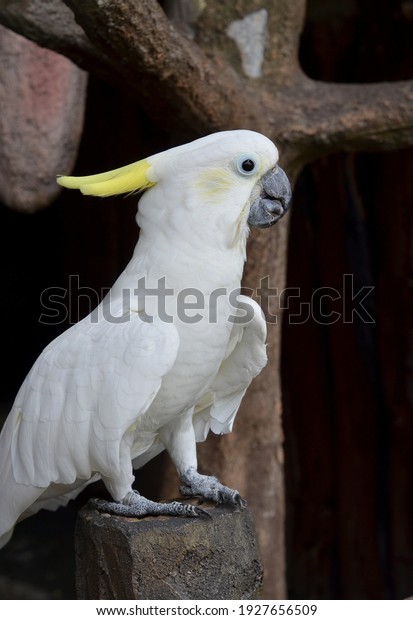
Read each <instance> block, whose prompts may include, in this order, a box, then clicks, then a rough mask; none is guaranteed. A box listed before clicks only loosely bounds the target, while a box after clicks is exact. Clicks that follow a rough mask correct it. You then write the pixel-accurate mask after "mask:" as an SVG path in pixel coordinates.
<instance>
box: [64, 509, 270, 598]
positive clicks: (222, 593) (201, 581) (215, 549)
mask: <svg viewBox="0 0 413 620" xmlns="http://www.w3.org/2000/svg"><path fill="white" fill-rule="evenodd" d="M204 507H205V505H204ZM207 510H208V512H209V514H210V515H211V516H212V520H209V519H206V518H205V519H204V518H200V519H184V518H176V517H156V518H155V517H147V518H146V519H142V520H138V519H126V518H123V517H113V516H109V515H106V514H100V513H98V512H97V511H96V510H94V509H91V508H88V507H85V508H84V509H83V510H81V511H80V513H79V517H78V523H77V528H76V561H77V575H76V579H77V593H78V598H80V599H128V600H129V599H141V600H145V599H146V600H168V599H178V600H179V599H188V600H202V599H205V600H210V599H220V600H225V599H238V600H239V599H254V598H258V596H259V593H260V587H261V582H262V567H261V561H260V557H259V552H258V548H257V542H256V538H255V530H254V524H253V520H252V517H251V513H250V512H249V510H248V509H245V510H243V511H239V510H233V509H232V508H227V507H217V506H208V507H207Z"/></svg>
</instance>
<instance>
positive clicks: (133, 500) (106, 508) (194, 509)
mask: <svg viewBox="0 0 413 620" xmlns="http://www.w3.org/2000/svg"><path fill="white" fill-rule="evenodd" d="M89 505H91V506H92V507H93V508H96V509H97V510H99V512H107V513H108V514H110V515H116V516H119V517H135V518H138V519H141V518H143V517H149V516H152V517H156V516H158V515H165V516H169V517H208V518H211V516H210V515H209V514H208V513H207V512H206V511H205V510H203V509H202V508H200V507H199V506H193V505H192V504H182V503H181V502H168V503H165V504H162V503H159V502H153V501H151V500H150V499H146V497H142V495H140V494H139V493H138V492H137V491H131V492H130V493H128V494H127V495H126V496H125V497H124V499H123V500H122V501H121V502H110V501H107V500H104V499H91V500H89Z"/></svg>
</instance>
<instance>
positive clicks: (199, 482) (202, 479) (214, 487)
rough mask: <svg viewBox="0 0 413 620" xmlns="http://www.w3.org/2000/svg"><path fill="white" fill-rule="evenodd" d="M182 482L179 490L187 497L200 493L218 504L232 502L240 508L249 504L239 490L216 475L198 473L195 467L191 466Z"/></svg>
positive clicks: (199, 494)
mask: <svg viewBox="0 0 413 620" xmlns="http://www.w3.org/2000/svg"><path fill="white" fill-rule="evenodd" d="M181 482H182V483H183V484H182V486H181V488H180V489H179V491H180V493H181V495H184V496H185V497H189V496H194V495H198V496H201V497H203V498H204V499H209V500H212V501H213V502H215V503H217V504H232V505H233V506H239V507H240V508H245V506H246V505H247V502H246V501H245V500H244V499H242V497H241V495H240V494H239V493H238V491H236V490H235V489H230V488H229V487H225V486H224V485H223V484H221V483H220V482H219V480H217V478H214V476H203V475H202V474H198V472H197V471H196V469H195V468H194V467H190V468H189V469H188V470H187V471H186V472H185V474H183V476H181Z"/></svg>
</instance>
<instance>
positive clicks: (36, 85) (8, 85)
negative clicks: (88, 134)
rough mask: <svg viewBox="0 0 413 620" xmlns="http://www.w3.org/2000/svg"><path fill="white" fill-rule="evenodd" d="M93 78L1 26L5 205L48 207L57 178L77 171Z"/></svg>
mask: <svg viewBox="0 0 413 620" xmlns="http://www.w3.org/2000/svg"><path fill="white" fill-rule="evenodd" d="M86 85H87V74H86V73H85V72H83V71H81V70H80V69H79V68H78V67H76V66H75V65H74V64H73V63H72V62H70V61H69V60H67V59H66V58H64V57H63V56H60V55H58V54H55V53H54V52H51V51H50V50H46V49H43V48H40V47H38V46H37V45H36V44H34V43H32V42H31V41H28V40H27V39H25V38H23V37H21V36H20V35H17V34H15V33H14V32H11V31H10V30H7V29H6V28H3V27H2V26H0V104H1V115H0V201H1V202H3V203H4V204H6V205H7V206H8V207H10V208H12V209H15V210H17V211H27V212H32V211H36V210H38V209H41V208H43V207H45V206H47V205H48V204H49V203H50V202H51V201H52V200H53V199H54V198H55V197H56V195H57V194H58V192H59V188H58V186H57V184H56V180H55V179H56V175H57V174H59V173H60V174H62V173H65V174H68V173H69V172H70V171H71V169H72V166H73V163H74V160H75V157H76V154H77V149H78V145H79V141H80V137H81V133H82V128H83V116H84V107H85V97H86Z"/></svg>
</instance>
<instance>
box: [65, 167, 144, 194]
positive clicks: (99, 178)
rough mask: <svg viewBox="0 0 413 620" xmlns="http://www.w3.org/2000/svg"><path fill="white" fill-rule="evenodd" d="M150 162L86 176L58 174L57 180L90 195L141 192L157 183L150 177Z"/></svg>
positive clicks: (69, 187)
mask: <svg viewBox="0 0 413 620" xmlns="http://www.w3.org/2000/svg"><path fill="white" fill-rule="evenodd" d="M149 168H150V164H148V162H147V161H146V159H142V160H141V161H137V162H135V163H133V164H129V165H128V166H123V167H122V168H117V169H116V170H110V171H109V172H102V173H100V174H92V175H90V176H85V177H65V176H58V177H57V182H58V183H59V185H62V186H63V187H67V188H68V189H79V190H80V191H81V192H82V194H86V195H89V196H101V197H105V196H115V195H116V194H126V193H133V192H139V191H142V190H144V189H148V188H149V187H152V186H153V185H155V183H154V182H153V181H150V180H149V179H148V176H147V173H148V170H149Z"/></svg>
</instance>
